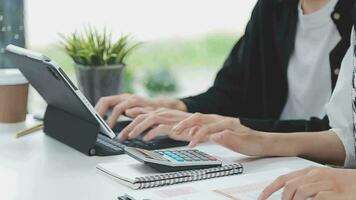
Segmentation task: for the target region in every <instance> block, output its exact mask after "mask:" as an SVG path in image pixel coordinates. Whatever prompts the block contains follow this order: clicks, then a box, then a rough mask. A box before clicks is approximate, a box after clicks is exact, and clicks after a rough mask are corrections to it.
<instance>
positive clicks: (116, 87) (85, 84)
mask: <svg viewBox="0 0 356 200" xmlns="http://www.w3.org/2000/svg"><path fill="white" fill-rule="evenodd" d="M124 68H125V65H124V64H121V65H109V66H97V67H96V66H95V67H93V66H83V65H78V64H76V65H75V74H76V77H77V80H78V86H79V89H80V90H81V91H82V92H83V93H84V95H85V97H86V98H87V99H88V100H89V102H90V103H91V104H92V105H93V106H94V105H95V104H96V103H97V102H98V100H99V99H100V97H104V96H110V95H116V94H119V93H120V91H121V89H122V78H123V73H124Z"/></svg>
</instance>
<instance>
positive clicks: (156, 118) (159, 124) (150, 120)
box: [120, 108, 192, 141]
mask: <svg viewBox="0 0 356 200" xmlns="http://www.w3.org/2000/svg"><path fill="white" fill-rule="evenodd" d="M191 115H192V114H191V113H187V112H183V111H179V110H172V109H167V108H160V109H157V110H154V111H151V112H147V113H145V114H141V115H139V116H137V117H136V118H135V119H134V120H133V121H132V122H131V124H129V125H128V126H127V127H126V128H125V129H124V130H122V131H121V133H120V140H121V141H123V140H126V139H131V138H136V137H137V136H139V135H140V134H142V133H143V132H144V131H146V130H148V129H150V128H151V130H150V131H149V132H148V133H147V134H146V135H145V136H144V138H143V139H144V140H145V141H148V140H151V139H153V138H154V137H156V136H158V135H160V134H162V133H164V134H167V135H168V136H169V137H170V138H172V139H176V140H184V141H188V140H190V137H189V136H188V135H189V134H188V132H189V130H188V129H187V130H186V131H184V132H182V134H181V135H176V134H172V127H173V126H174V125H176V124H177V123H178V122H180V121H182V120H183V119H186V118H188V117H189V116H191Z"/></svg>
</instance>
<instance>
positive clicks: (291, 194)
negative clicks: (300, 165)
mask: <svg viewBox="0 0 356 200" xmlns="http://www.w3.org/2000/svg"><path fill="white" fill-rule="evenodd" d="M355 180H356V170H350V169H335V168H326V167H308V168H306V169H303V170H299V171H295V172H292V173H289V174H286V175H283V176H280V177H279V178H277V179H276V180H275V181H274V182H273V183H272V184H270V185H269V186H268V187H266V188H265V189H264V190H263V192H262V193H261V195H260V197H259V200H266V199H267V198H268V197H270V196H271V195H272V194H273V193H274V192H276V191H278V190H280V189H281V188H284V190H283V192H282V199H283V200H305V199H309V198H312V199H314V200H320V199H323V200H324V199H332V200H338V199H340V200H341V199H342V200H348V199H355V197H356V181H355Z"/></svg>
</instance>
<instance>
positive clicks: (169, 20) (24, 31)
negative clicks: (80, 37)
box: [0, 0, 256, 112]
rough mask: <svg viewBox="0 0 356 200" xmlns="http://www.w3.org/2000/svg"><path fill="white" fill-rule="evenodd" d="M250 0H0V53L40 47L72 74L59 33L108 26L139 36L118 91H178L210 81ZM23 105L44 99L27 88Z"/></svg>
mask: <svg viewBox="0 0 356 200" xmlns="http://www.w3.org/2000/svg"><path fill="white" fill-rule="evenodd" d="M255 3H256V0H193V1H192V0H150V1H147V0H101V1H99V0H60V1H54V0H24V1H23V0H0V68H4V67H13V66H11V63H6V60H5V59H4V57H3V56H2V55H1V54H2V53H3V52H4V46H5V45H7V44H8V43H15V44H18V45H20V46H25V47H27V48H30V49H33V50H36V51H39V52H42V53H44V54H46V55H47V56H49V57H50V58H52V59H53V60H54V61H56V62H57V63H58V64H60V66H61V67H62V68H63V70H64V71H65V72H66V73H68V74H69V76H70V77H71V78H72V79H73V80H74V81H76V76H75V74H74V71H75V70H74V62H73V60H72V59H71V57H70V56H68V54H67V53H66V51H65V50H64V48H63V46H61V45H60V41H61V37H60V36H59V34H62V35H70V34H72V33H74V32H75V31H80V30H82V29H83V28H84V27H88V26H89V25H90V26H91V27H95V28H96V29H98V30H99V31H100V30H103V29H105V28H106V29H107V30H109V31H111V32H112V38H113V39H115V38H119V37H120V36H121V35H122V34H129V35H130V38H131V39H130V42H132V43H140V45H139V46H138V47H137V48H135V49H134V50H133V51H132V52H131V53H130V55H128V57H127V59H126V61H125V64H126V67H125V71H124V78H123V81H124V86H125V87H124V88H123V89H122V90H121V91H127V92H132V93H136V94H139V95H143V96H162V95H163V96H173V97H184V96H188V95H193V94H197V93H199V92H203V91H205V90H206V89H207V88H208V87H210V86H211V85H212V84H213V80H214V77H215V75H216V72H217V71H218V70H219V69H220V68H221V66H222V64H223V62H224V60H225V58H226V57H227V55H228V53H229V52H230V50H231V48H232V47H233V45H234V44H235V43H236V41H237V40H238V39H239V38H240V37H241V35H242V34H243V31H244V29H245V26H246V23H247V22H248V19H249V17H250V14H251V11H252V8H253V6H254V4H255ZM29 100H30V105H29V111H30V112H37V111H38V110H43V109H44V108H45V103H44V102H43V100H42V99H41V98H40V97H39V96H38V94H36V92H35V91H33V90H31V92H30V99H29Z"/></svg>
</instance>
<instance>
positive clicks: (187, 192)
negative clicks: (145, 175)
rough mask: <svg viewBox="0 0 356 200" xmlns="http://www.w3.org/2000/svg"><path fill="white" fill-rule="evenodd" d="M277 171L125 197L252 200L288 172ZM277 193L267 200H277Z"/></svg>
mask: <svg viewBox="0 0 356 200" xmlns="http://www.w3.org/2000/svg"><path fill="white" fill-rule="evenodd" d="M291 171H292V170H291V169H288V168H281V169H276V170H271V171H265V172H260V173H253V174H246V175H240V176H231V177H222V178H218V179H211V180H204V181H201V182H196V183H185V184H182V185H179V186H168V187H166V188H157V189H151V190H142V191H137V192H133V193H132V194H128V195H130V196H132V197H133V198H134V199H135V200H143V199H145V200H148V199H152V200H153V199H154V200H168V199H170V200H196V199H207V200H208V199H214V200H256V199H257V198H258V196H259V195H260V193H261V192H262V190H263V189H264V188H265V187H266V186H267V185H269V184H270V183H271V182H272V181H274V180H275V179H276V178H277V177H278V176H280V175H283V174H286V173H288V172H291ZM280 199H281V190H280V191H278V192H276V193H275V194H273V195H272V196H271V197H270V198H269V200H280Z"/></svg>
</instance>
